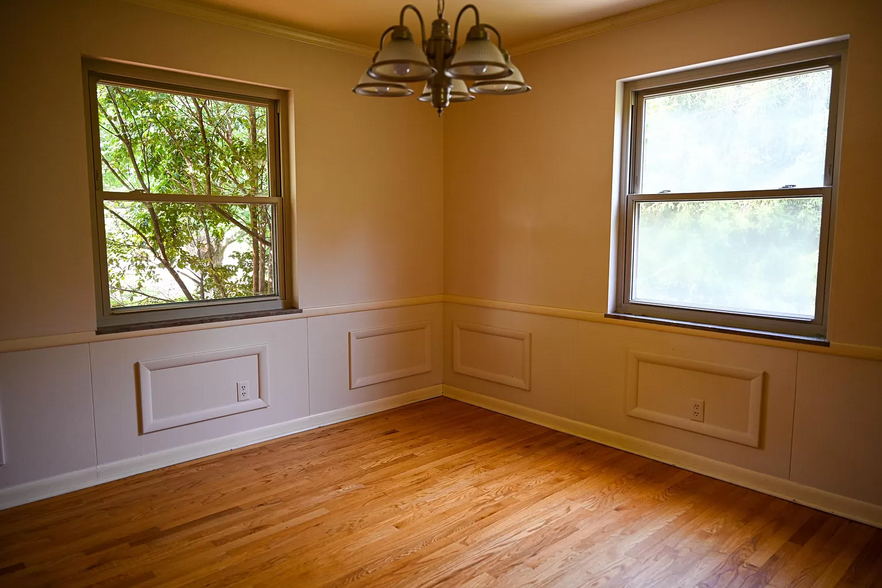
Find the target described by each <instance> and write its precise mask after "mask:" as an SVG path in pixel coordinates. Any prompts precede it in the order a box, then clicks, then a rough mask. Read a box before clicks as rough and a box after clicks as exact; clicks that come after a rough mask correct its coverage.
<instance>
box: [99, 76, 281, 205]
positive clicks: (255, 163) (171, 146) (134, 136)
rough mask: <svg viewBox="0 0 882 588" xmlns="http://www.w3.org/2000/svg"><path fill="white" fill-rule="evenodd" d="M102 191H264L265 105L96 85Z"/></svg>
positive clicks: (239, 193) (266, 188) (261, 193)
mask: <svg viewBox="0 0 882 588" xmlns="http://www.w3.org/2000/svg"><path fill="white" fill-rule="evenodd" d="M97 98H98V124H99V128H100V140H101V170H102V180H103V185H104V190H105V191H108V192H131V191H135V190H142V191H144V192H149V193H153V194H202V195H215V196H267V195H268V194H269V172H268V169H269V166H268V156H267V153H268V150H267V129H266V122H267V108H266V107H264V106H252V105H248V104H239V103H236V102H226V101H223V100H216V99H208V98H200V97H196V96H183V95H180V94H170V93H165V92H158V91H154V90H144V89H141V88H131V87H128V86H119V85H111V84H98V97H97Z"/></svg>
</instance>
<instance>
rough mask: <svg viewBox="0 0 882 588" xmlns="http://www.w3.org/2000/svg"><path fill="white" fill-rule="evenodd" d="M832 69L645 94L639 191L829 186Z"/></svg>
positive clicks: (708, 190)
mask: <svg viewBox="0 0 882 588" xmlns="http://www.w3.org/2000/svg"><path fill="white" fill-rule="evenodd" d="M831 80H832V73H831V70H830V69H829V68H826V69H823V70H817V71H811V72H806V73H800V74H791V75H785V76H780V77H775V78H768V79H763V80H755V81H750V82H742V83H738V84H731V85H727V86H720V87H716V88H707V89H703V90H696V91H692V92H682V93H679V94H668V95H662V96H656V97H650V98H647V99H646V100H645V101H644V103H645V110H644V134H643V170H642V192H643V193H644V194H657V193H660V192H663V191H670V192H675V193H676V192H715V191H727V190H762V189H774V188H781V187H783V186H787V185H792V186H795V187H798V188H799V187H814V186H823V185H824V164H825V157H826V152H827V122H828V116H829V112H830V85H831Z"/></svg>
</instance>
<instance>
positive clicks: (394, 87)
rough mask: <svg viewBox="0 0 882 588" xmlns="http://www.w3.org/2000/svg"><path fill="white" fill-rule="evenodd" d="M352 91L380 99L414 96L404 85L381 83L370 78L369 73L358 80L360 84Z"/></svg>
mask: <svg viewBox="0 0 882 588" xmlns="http://www.w3.org/2000/svg"><path fill="white" fill-rule="evenodd" d="M352 91H353V92H355V93H356V94H358V95H359V96H377V97H380V98H400V97H403V96H410V95H411V94H413V90H411V89H410V88H408V87H407V86H405V85H404V84H399V83H396V82H381V81H380V80H375V79H374V78H372V77H371V76H369V75H368V74H367V72H365V73H363V74H362V75H361V79H360V80H358V84H357V85H356V86H355V87H354V88H352Z"/></svg>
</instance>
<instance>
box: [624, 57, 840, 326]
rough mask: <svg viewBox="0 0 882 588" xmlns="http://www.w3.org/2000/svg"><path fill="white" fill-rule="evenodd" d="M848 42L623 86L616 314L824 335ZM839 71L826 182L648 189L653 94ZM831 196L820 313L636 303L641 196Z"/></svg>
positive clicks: (824, 229) (825, 218)
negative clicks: (648, 105)
mask: <svg viewBox="0 0 882 588" xmlns="http://www.w3.org/2000/svg"><path fill="white" fill-rule="evenodd" d="M846 56H847V42H845V41H837V42H833V43H824V44H817V45H813V46H810V47H804V48H800V49H795V50H788V51H783V52H777V53H774V54H769V55H763V56H761V57H753V58H750V59H743V60H738V61H732V62H729V63H724V64H721V65H714V66H709V67H700V68H695V69H690V70H686V71H680V72H676V73H671V74H664V75H657V76H651V77H645V78H641V79H637V80H632V81H629V82H626V83H625V84H624V86H623V92H622V96H623V103H622V120H621V129H622V131H621V158H620V164H621V168H620V186H619V208H618V226H617V232H618V242H617V264H616V275H615V303H614V315H616V316H620V317H624V318H634V319H645V320H651V321H658V322H671V323H676V324H681V325H684V326H697V327H700V328H711V329H720V330H734V331H749V332H754V333H756V334H765V335H769V334H772V335H782V336H788V337H799V338H810V339H818V340H824V339H825V337H826V332H827V306H828V304H827V302H828V299H829V290H830V275H831V263H830V261H831V260H832V247H833V238H832V228H833V226H834V220H835V213H836V197H837V188H836V187H837V184H838V177H839V157H838V153H839V145H840V135H841V128H842V112H843V99H842V98H843V91H844V85H845V84H844V76H843V75H842V72H843V68H844V64H845V60H846ZM827 67H829V68H830V69H831V71H832V82H831V97H830V118H829V121H828V126H827V156H826V162H825V168H824V185H823V186H816V187H810V188H780V189H773V190H744V191H728V192H702V193H695V192H689V193H664V194H644V193H642V191H641V178H640V174H641V171H642V170H641V166H642V153H641V149H642V144H643V130H644V127H643V112H644V108H643V105H644V102H645V100H646V98H647V97H652V96H657V95H663V94H670V93H672V92H683V91H692V90H697V89H701V88H708V87H713V86H718V85H723V84H730V83H733V82H737V81H748V80H755V79H762V78H765V77H772V76H780V75H782V74H786V73H797V72H802V71H811V70H813V69H819V68H827ZM811 196H819V197H822V198H823V205H822V214H821V235H820V243H819V259H818V279H817V292H816V296H815V311H814V316H813V318H811V319H809V320H807V319H802V318H795V317H794V318H784V317H778V316H768V315H760V314H748V313H740V312H729V311H719V310H703V309H697V308H688V307H679V306H673V305H665V304H656V303H647V302H644V301H635V300H634V299H633V298H632V296H631V286H632V279H633V273H632V263H633V259H634V254H635V251H636V234H635V227H636V226H637V225H636V223H637V222H638V219H637V218H636V215H637V213H636V210H637V205H638V204H639V203H641V202H682V201H707V200H745V199H761V198H799V197H803V198H804V197H811Z"/></svg>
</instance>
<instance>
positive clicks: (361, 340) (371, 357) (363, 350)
mask: <svg viewBox="0 0 882 588" xmlns="http://www.w3.org/2000/svg"><path fill="white" fill-rule="evenodd" d="M431 371H432V323H431V321H427V320H426V321H420V322H415V323H408V324H404V325H393V326H389V327H377V328H373V329H362V330H359V331H350V332H349V389H350V390H354V389H356V388H361V387H363V386H370V385H373V384H379V383H380V382H388V381H390V380H398V379H400V378H406V377H408V376H415V375H417V374H425V373H427V372H431Z"/></svg>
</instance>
